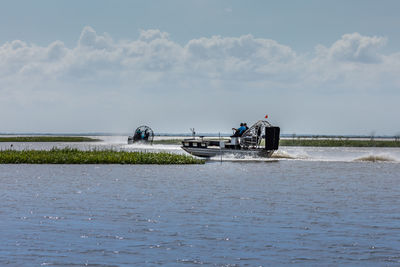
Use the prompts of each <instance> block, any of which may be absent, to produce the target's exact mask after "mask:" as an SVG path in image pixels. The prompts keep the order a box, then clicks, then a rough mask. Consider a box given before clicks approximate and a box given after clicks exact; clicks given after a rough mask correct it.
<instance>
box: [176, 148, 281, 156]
mask: <svg viewBox="0 0 400 267" xmlns="http://www.w3.org/2000/svg"><path fill="white" fill-rule="evenodd" d="M182 149H183V150H185V151H186V152H188V153H189V154H192V155H193V156H197V157H203V158H211V157H215V156H219V155H233V156H234V157H238V158H242V157H245V156H250V157H263V158H270V157H271V156H272V154H273V153H274V150H265V149H246V150H244V149H226V148H200V147H185V146H182Z"/></svg>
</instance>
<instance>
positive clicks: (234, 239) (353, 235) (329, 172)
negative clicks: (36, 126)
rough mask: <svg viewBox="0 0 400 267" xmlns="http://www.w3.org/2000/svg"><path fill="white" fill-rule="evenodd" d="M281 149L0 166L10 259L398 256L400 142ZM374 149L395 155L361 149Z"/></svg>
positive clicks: (0, 242) (334, 260) (247, 260)
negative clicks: (174, 160)
mask: <svg viewBox="0 0 400 267" xmlns="http://www.w3.org/2000/svg"><path fill="white" fill-rule="evenodd" d="M170 148H171V150H172V151H173V150H174V149H177V148H173V149H172V147H170ZM280 153H281V156H280V157H278V158H276V159H275V160H272V161H267V162H254V161H253V160H251V161H246V159H244V160H243V159H242V160H241V161H238V162H235V161H233V162H231V161H230V160H228V161H224V160H226V159H223V162H222V163H220V162H218V161H210V162H207V163H206V164H205V165H191V166H179V165H177V166H175V165H173V166H145V165H0V185H1V186H0V199H1V206H0V265H1V266H3V265H6V264H9V265H10V266H40V265H43V266H66V265H68V266H71V265H78V266H82V265H89V266H155V265H161V266H179V265H186V266H191V265H201V264H204V265H207V266H260V265H262V266H270V265H287V264H293V263H295V264H299V265H305V266H309V265H312V266H321V265H351V266H354V265H358V266H365V265H367V266H375V265H377V266H385V265H394V266H396V265H397V266H398V265H400V164H399V162H398V160H397V158H396V157H397V155H398V154H397V153H398V150H396V149H394V150H385V149H384V150H382V149H381V150H374V149H372V150H364V149H350V148H349V149H347V150H345V151H344V152H343V151H340V150H339V151H337V150H336V149H320V148H307V149H303V148H286V149H283V150H282V151H280ZM288 155H289V156H290V157H289V156H288ZM341 155H342V156H341ZM366 155H381V156H382V155H383V156H382V157H386V158H389V159H391V161H384V162H369V161H357V160H356V159H357V158H360V157H361V158H362V157H365V156H366ZM290 158H295V159H294V160H293V159H290ZM341 159H342V160H341Z"/></svg>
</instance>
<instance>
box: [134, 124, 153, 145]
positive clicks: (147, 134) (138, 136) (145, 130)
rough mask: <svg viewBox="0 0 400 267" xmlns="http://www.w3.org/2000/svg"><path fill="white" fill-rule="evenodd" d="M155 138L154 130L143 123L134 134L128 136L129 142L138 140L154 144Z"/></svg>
mask: <svg viewBox="0 0 400 267" xmlns="http://www.w3.org/2000/svg"><path fill="white" fill-rule="evenodd" d="M153 139H154V132H153V130H152V129H151V128H150V127H149V126H146V125H143V126H139V127H137V128H136V130H135V132H134V133H133V135H132V136H129V137H128V144H133V143H136V142H139V143H150V144H153Z"/></svg>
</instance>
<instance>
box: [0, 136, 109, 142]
mask: <svg viewBox="0 0 400 267" xmlns="http://www.w3.org/2000/svg"><path fill="white" fill-rule="evenodd" d="M96 141H101V140H100V139H95V138H90V137H82V136H11V137H0V142H96Z"/></svg>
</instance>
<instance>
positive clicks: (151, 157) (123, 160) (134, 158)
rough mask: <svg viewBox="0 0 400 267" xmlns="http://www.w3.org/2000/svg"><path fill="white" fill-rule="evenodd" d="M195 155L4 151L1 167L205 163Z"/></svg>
mask: <svg viewBox="0 0 400 267" xmlns="http://www.w3.org/2000/svg"><path fill="white" fill-rule="evenodd" d="M204 162H205V161H204V160H200V159H196V158H194V157H192V156H187V155H178V154H171V153H165V152H159V153H149V152H126V151H113V150H90V151H82V150H78V149H75V148H63V149H59V148H53V149H51V150H22V151H18V150H2V151H0V164H162V165H164V164H204Z"/></svg>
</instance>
